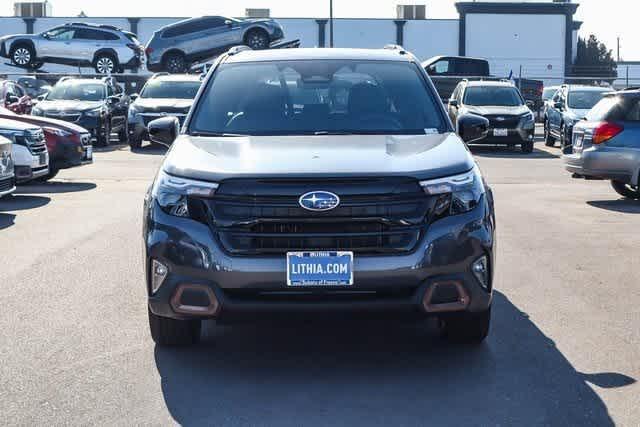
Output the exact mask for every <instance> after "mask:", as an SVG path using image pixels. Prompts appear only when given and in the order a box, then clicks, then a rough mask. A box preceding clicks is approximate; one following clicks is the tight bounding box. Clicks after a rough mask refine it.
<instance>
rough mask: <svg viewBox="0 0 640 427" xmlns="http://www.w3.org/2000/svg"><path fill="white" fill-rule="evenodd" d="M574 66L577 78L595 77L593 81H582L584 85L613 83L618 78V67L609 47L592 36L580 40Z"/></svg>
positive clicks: (574, 73)
mask: <svg viewBox="0 0 640 427" xmlns="http://www.w3.org/2000/svg"><path fill="white" fill-rule="evenodd" d="M577 53H578V54H577V57H576V61H575V62H574V64H573V73H572V75H573V76H575V77H594V79H593V80H588V81H585V80H581V82H583V83H589V82H590V83H592V84H596V83H599V82H603V81H605V82H608V83H612V82H613V81H614V80H615V79H616V78H617V77H618V66H617V64H616V61H615V60H614V59H613V53H612V51H611V50H610V49H607V46H606V45H605V44H604V43H602V42H601V41H599V40H598V38H597V37H596V36H595V35H593V34H591V35H590V36H589V38H588V39H584V38H582V37H580V38H578V52H577Z"/></svg>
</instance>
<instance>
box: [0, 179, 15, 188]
mask: <svg viewBox="0 0 640 427" xmlns="http://www.w3.org/2000/svg"><path fill="white" fill-rule="evenodd" d="M13 186H14V178H13V177H10V178H2V179H0V192H5V191H9V190H11V189H12V188H13Z"/></svg>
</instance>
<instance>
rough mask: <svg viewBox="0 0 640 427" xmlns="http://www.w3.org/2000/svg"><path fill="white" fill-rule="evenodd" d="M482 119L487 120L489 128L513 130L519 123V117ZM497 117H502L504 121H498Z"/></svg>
mask: <svg viewBox="0 0 640 427" xmlns="http://www.w3.org/2000/svg"><path fill="white" fill-rule="evenodd" d="M484 117H485V118H486V119H487V120H489V127H490V128H498V129H515V128H517V127H518V123H520V117H519V116H506V115H487V116H484ZM498 117H502V118H503V119H504V120H498Z"/></svg>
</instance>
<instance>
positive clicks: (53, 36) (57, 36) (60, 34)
mask: <svg viewBox="0 0 640 427" xmlns="http://www.w3.org/2000/svg"><path fill="white" fill-rule="evenodd" d="M47 34H49V40H56V41H68V40H71V39H73V35H74V34H75V30H74V29H63V30H60V31H56V32H55V33H54V32H53V31H52V32H50V33H47Z"/></svg>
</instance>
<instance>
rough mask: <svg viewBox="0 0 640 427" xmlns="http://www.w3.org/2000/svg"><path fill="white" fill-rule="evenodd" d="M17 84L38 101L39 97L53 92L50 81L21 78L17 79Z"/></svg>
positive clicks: (28, 77)
mask: <svg viewBox="0 0 640 427" xmlns="http://www.w3.org/2000/svg"><path fill="white" fill-rule="evenodd" d="M16 83H18V85H20V87H22V88H23V89H24V90H25V92H26V93H27V95H29V96H30V97H31V99H32V100H37V98H38V97H40V96H42V95H45V94H47V93H49V91H50V90H51V84H49V82H48V81H46V80H42V79H38V78H36V77H32V76H25V77H19V78H17V79H16Z"/></svg>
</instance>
